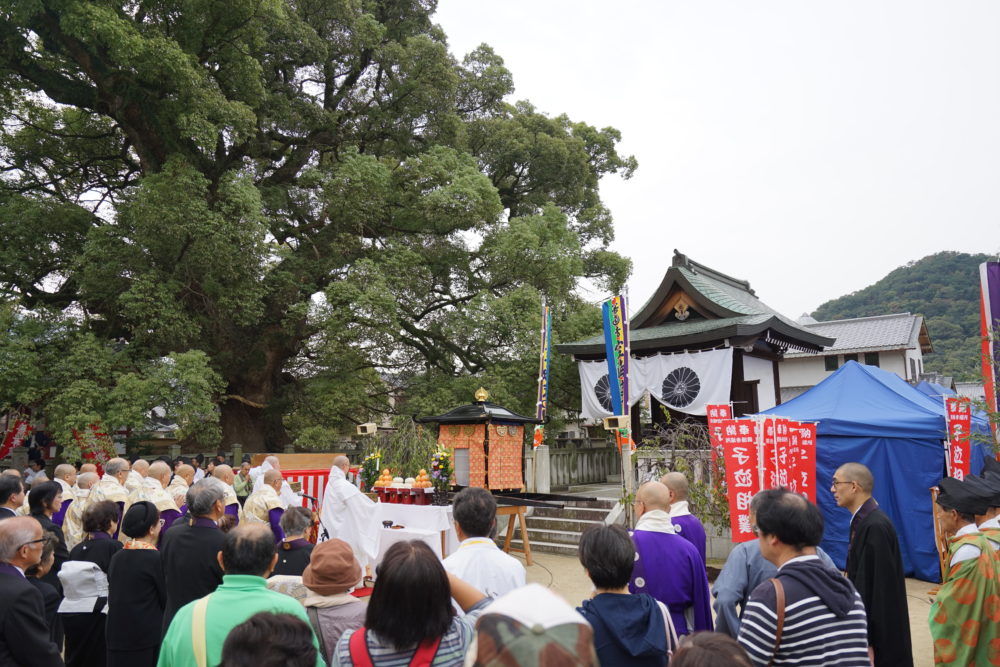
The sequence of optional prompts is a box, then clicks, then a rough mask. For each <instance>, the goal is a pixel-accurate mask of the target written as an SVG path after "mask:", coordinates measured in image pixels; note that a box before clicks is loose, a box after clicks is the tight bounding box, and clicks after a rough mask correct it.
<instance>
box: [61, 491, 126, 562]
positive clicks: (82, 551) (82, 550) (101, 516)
mask: <svg viewBox="0 0 1000 667" xmlns="http://www.w3.org/2000/svg"><path fill="white" fill-rule="evenodd" d="M117 528H118V504H117V503H114V502H112V501H110V500H102V501H100V502H97V503H94V504H93V505H91V506H90V507H88V508H87V509H85V510H84V511H83V530H84V532H85V533H87V539H85V540H84V541H83V542H80V543H79V544H78V545H76V546H75V547H73V550H72V551H70V552H69V559H70V560H85V561H88V562H90V563H95V564H96V565H97V566H98V567H99V568H101V570H102V571H103V572H104V574H107V573H108V570H109V569H110V568H111V557H112V556H114V555H115V554H116V553H118V552H119V551H121V549H122V543H121V542H119V541H118V540H116V539H114V538H113V537H111V536H112V535H114V534H115V529H117Z"/></svg>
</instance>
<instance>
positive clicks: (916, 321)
mask: <svg viewBox="0 0 1000 667" xmlns="http://www.w3.org/2000/svg"><path fill="white" fill-rule="evenodd" d="M804 326H805V327H806V328H807V329H809V330H810V331H814V332H816V333H818V334H820V335H823V336H826V337H828V338H835V339H836V342H835V343H834V344H833V345H832V346H831V347H828V348H827V349H825V350H823V351H821V352H799V351H797V350H789V351H788V353H787V354H786V355H785V356H786V357H788V358H795V357H812V356H827V355H831V354H844V353H852V352H880V351H886V350H904V349H916V348H918V347H919V348H920V349H921V350H923V351H924V352H931V351H932V348H931V343H930V338H929V337H928V335H927V328H926V326H925V325H924V318H923V317H921V316H920V315H911V314H910V313H897V314H894V315H878V316H875V317H856V318H853V319H849V320H833V321H830V322H815V323H806V324H804Z"/></svg>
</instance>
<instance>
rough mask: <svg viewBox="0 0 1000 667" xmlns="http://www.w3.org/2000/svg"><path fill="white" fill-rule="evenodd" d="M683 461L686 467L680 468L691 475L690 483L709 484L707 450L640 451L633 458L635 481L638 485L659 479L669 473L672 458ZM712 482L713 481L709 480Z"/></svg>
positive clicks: (709, 454)
mask: <svg viewBox="0 0 1000 667" xmlns="http://www.w3.org/2000/svg"><path fill="white" fill-rule="evenodd" d="M675 456H676V457H677V458H678V459H683V460H684V462H685V464H686V465H683V466H680V467H682V468H684V469H686V470H690V471H691V473H692V474H690V475H689V479H690V480H691V481H692V482H695V483H700V482H709V481H710V480H709V477H710V476H711V465H710V463H711V457H712V453H711V450H708V449H677V450H673V451H671V450H669V449H660V450H650V449H640V450H639V451H637V452H636V456H635V472H636V481H637V483H639V484H642V483H643V482H648V481H649V480H651V479H659V478H660V477H661V476H662V475H663V474H664V473H667V472H669V471H670V470H671V469H672V468H673V467H674V466H672V465H671V464H672V462H673V458H674V457H675ZM711 481H712V482H714V481H715V480H711Z"/></svg>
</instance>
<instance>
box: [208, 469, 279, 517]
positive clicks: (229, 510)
mask: <svg viewBox="0 0 1000 667" xmlns="http://www.w3.org/2000/svg"><path fill="white" fill-rule="evenodd" d="M212 477H214V478H215V479H217V480H219V481H220V482H222V483H223V484H225V485H226V489H225V491H226V497H225V498H223V499H222V502H224V503H225V504H226V514H228V515H229V516H231V517H233V521H234V522H235V523H234V524H233V525H238V524H239V522H240V499H239V498H237V497H236V489H234V488H233V482H234V481H235V480H236V474H235V473H233V469H232V468H231V467H229V466H228V465H226V464H225V463H220V464H219V465H217V466H215V469H214V470H212ZM282 481H284V480H282Z"/></svg>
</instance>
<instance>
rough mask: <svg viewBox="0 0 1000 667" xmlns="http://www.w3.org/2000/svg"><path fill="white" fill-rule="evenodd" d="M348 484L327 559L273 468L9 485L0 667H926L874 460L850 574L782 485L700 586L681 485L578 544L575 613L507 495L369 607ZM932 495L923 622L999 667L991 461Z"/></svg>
mask: <svg viewBox="0 0 1000 667" xmlns="http://www.w3.org/2000/svg"><path fill="white" fill-rule="evenodd" d="M347 466H348V463H347V460H346V458H343V457H339V458H338V459H337V460H336V461H334V471H339V472H340V473H341V474H340V475H337V474H331V482H330V485H329V486H328V488H327V498H326V499H325V501H324V505H325V506H326V510H327V511H328V512H329V511H332V510H330V507H336V508H338V509H337V511H338V512H339V515H338V517H337V518H338V519H339V521H331V522H329V525H324V533H325V534H324V535H323V538H326V539H321V541H319V543H318V544H314V543H313V542H311V541H309V540H308V539H306V534H307V532H308V530H309V528H310V527H311V526H312V525H313V521H314V517H313V514H312V512H311V511H309V510H307V509H305V508H303V507H301V506H300V502H294V503H290V502H288V500H287V494H286V491H287V492H288V493H291V489H290V488H288V489H286V488H285V487H286V486H287V482H286V481H285V480H284V479H283V476H282V473H281V468H280V463H279V462H278V460H277V459H276V458H274V457H269V458H268V460H266V461H265V462H264V463H263V464H262V465H261V466H259V467H257V468H252V467H251V466H250V465H249V462H242V464H241V465H240V466H239V468H236V469H234V467H232V466H230V465H229V464H228V463H227V462H226V461H225V459H224V457H222V456H220V457H217V458H214V459H209V460H208V461H205V460H204V459H203V458H195V459H188V460H185V459H181V460H177V461H164V460H157V461H153V462H147V461H144V460H141V459H137V460H133V461H131V462H129V461H127V460H125V459H120V458H117V459H111V460H109V461H107V462H105V464H104V466H103V470H102V471H101V474H100V475H98V471H97V470H96V468H95V467H94V466H93V464H85V465H83V466H81V467H80V469H77V468H76V467H74V466H72V465H69V464H60V465H58V466H56V467H55V469H54V470H53V474H52V477H51V478H49V477H47V476H46V475H45V473H44V471H43V470H42V469H39V470H32V471H30V472H32V473H33V475H31V479H32V484H31V485H30V490H29V489H28V488H27V484H26V479H27V478H28V476H27V475H25V476H24V477H22V474H21V473H20V472H18V471H11V470H8V471H5V472H4V473H3V474H2V475H0V519H2V520H0V590H2V591H3V595H0V628H2V632H0V665H7V664H10V665H40V666H48V665H63V664H66V665H71V666H77V665H79V666H91V665H94V666H97V665H100V666H103V665H112V666H117V665H135V666H141V665H160V666H162V667H170V666H174V665H178V666H179V665H197V666H199V667H200V666H215V665H225V666H227V667H236V666H239V667H242V666H246V665H254V666H264V667H267V666H271V665H275V666H277V665H282V666H284V665H288V666H292V667H294V666H297V665H310V666H312V665H331V666H332V665H379V666H384V667H402V666H404V665H435V666H444V665H462V664H477V665H480V664H481V665H598V664H601V665H637V666H643V665H650V666H653V665H657V666H660V665H666V664H668V663H669V664H671V665H675V667H676V666H679V667H684V666H685V665H688V666H690V665H704V666H706V667H713V666H715V665H740V666H745V667H751V666H753V667H765V666H769V665H847V666H851V665H858V666H861V665H875V666H876V667H890V666H900V667H911V666H912V664H913V658H912V649H911V641H910V635H909V617H908V613H907V600H906V589H905V582H904V568H903V560H902V556H901V552H900V548H899V543H898V539H897V537H896V532H895V529H894V527H893V525H892V522H891V521H890V520H889V518H888V517H887V516H886V514H885V513H884V512H883V511H882V510H881V509H879V507H878V503H877V502H876V501H875V499H874V497H873V495H872V494H873V489H874V486H875V480H874V479H873V477H872V475H871V472H870V471H869V470H868V469H867V468H866V467H865V466H863V465H861V464H858V463H848V464H845V465H843V466H841V468H840V469H838V470H837V472H836V474H835V475H834V478H833V479H832V480H831V486H830V492H831V493H832V494H833V497H834V498H835V499H836V501H837V503H838V504H839V505H840V506H842V507H844V508H846V509H847V510H849V511H850V512H851V515H852V516H851V523H850V544H849V549H848V555H847V563H846V572H840V571H838V570H837V569H836V568H835V567H834V565H833V563H832V562H831V561H830V559H829V557H828V556H827V555H826V554H824V553H823V552H822V550H821V549H819V546H818V545H819V543H820V541H821V539H822V537H823V530H824V525H823V517H822V515H821V513H820V512H819V510H818V508H817V507H816V506H815V505H814V504H812V503H810V502H809V501H808V500H807V499H806V498H804V497H803V496H801V495H798V494H795V493H793V492H791V491H788V490H786V489H782V488H779V489H770V490H767V491H763V492H761V493H758V494H757V495H756V496H754V498H753V500H752V503H751V506H750V515H751V522H752V524H753V531H754V534H755V535H756V536H757V539H756V540H753V541H750V542H745V543H743V544H740V545H738V546H737V547H736V548H735V549H734V551H733V553H732V555H731V556H730V557H729V559H728V560H727V561H726V564H725V566H724V567H723V569H722V571H721V573H720V574H719V576H718V577H717V579H716V581H715V584H714V586H713V587H712V588H711V589H710V588H709V581H708V576H707V569H706V560H705V554H706V534H705V530H704V527H703V526H702V525H701V522H700V521H699V520H698V519H697V518H696V517H695V516H694V515H693V514H692V512H691V507H690V505H689V503H688V497H687V494H688V482H687V479H686V478H685V477H684V476H683V475H681V474H679V473H669V474H667V475H665V476H664V477H663V478H661V479H660V480H658V481H649V482H646V483H645V484H643V485H641V486H640V488H639V489H638V491H637V493H636V496H635V503H634V508H633V509H634V515H635V517H636V524H635V528H634V530H632V531H626V530H625V529H624V528H621V527H619V526H615V525H597V526H594V527H592V528H591V529H589V530H587V531H586V532H585V533H584V534H583V536H582V538H581V540H580V545H579V561H580V565H581V566H582V568H583V571H584V572H585V574H586V576H587V577H588V578H589V580H590V581H591V582H592V584H593V594H592V595H591V596H590V597H589V598H588V599H586V600H583V601H582V603H581V605H580V606H579V607H577V608H575V609H574V608H573V607H572V606H570V605H569V604H568V603H567V602H566V601H565V600H563V599H562V598H561V597H559V596H558V595H556V594H555V593H553V592H552V591H551V590H549V589H547V588H545V587H542V586H540V585H538V584H528V583H527V578H526V571H525V568H524V566H523V565H522V563H521V561H520V560H518V559H516V558H514V557H512V556H510V555H509V554H506V553H504V552H503V551H502V550H501V549H499V547H498V546H497V544H496V541H495V538H496V534H497V525H496V521H497V520H496V515H497V505H496V499H495V497H494V496H493V495H492V494H491V493H489V492H488V491H486V490H484V489H479V488H468V489H464V490H462V491H461V492H459V493H458V494H456V496H455V497H454V499H453V506H452V514H453V518H454V521H455V530H456V533H457V535H458V538H459V546H458V548H457V549H456V550H455V551H454V552H453V553H451V554H450V555H448V556H447V557H446V558H444V559H443V560H442V559H440V558H439V557H438V555H436V554H435V552H434V551H433V550H432V549H431V548H430V547H428V545H427V544H426V543H424V542H423V541H419V540H414V541H401V542H397V543H395V544H393V545H392V546H391V547H390V548H388V549H387V550H386V551H385V552H384V553H383V554H381V557H380V559H379V562H378V563H377V566H376V568H375V571H374V574H375V577H374V581H375V583H374V586H373V588H372V589H370V591H368V592H370V597H367V598H366V597H364V595H363V594H355V593H356V592H357V591H358V590H367V589H364V583H365V582H364V575H365V571H366V567H367V566H368V565H369V564H370V562H371V555H370V553H369V549H368V548H367V547H366V546H365V545H364V538H365V535H364V533H365V531H366V530H367V528H364V529H363V530H358V531H355V530H351V528H352V527H356V526H357V525H358V524H359V523H360V522H362V521H363V520H364V518H365V513H366V512H367V511H368V506H367V505H366V504H365V503H363V502H361V501H358V500H357V497H356V495H355V493H354V491H356V487H353V485H351V484H350V482H348V481H347V480H346V468H347ZM36 467H37V466H36ZM343 485H346V486H343ZM347 487H351V489H348V488H347ZM939 488H940V493H939V495H938V497H937V504H938V520H939V522H940V524H941V526H942V528H943V529H944V530H945V531H946V532H947V533H949V534H950V535H951V537H950V543H949V554H948V572H947V575H946V577H945V581H944V582H943V584H942V586H941V588H940V590H939V591H938V593H937V595H936V597H935V600H934V603H933V607H932V612H931V619H930V623H931V633H932V635H933V637H934V639H935V642H934V651H935V662H936V663H941V664H962V665H966V664H994V663H993V662H990V661H991V660H993V659H994V658H995V657H996V655H997V650H998V644H1000V639H998V637H997V634H998V630H997V629H998V627H1000V559H998V548H1000V523H998V522H1000V465H998V464H996V462H995V461H991V462H989V463H988V467H987V470H986V471H984V473H983V475H982V476H978V477H976V476H972V477H968V478H967V479H966V480H964V481H958V480H955V479H951V478H946V479H943V480H941V482H940V484H939ZM338 489H340V491H339V492H338ZM292 495H293V496H294V494H292ZM297 498H298V497H297V496H296V499H297ZM364 500H365V501H367V500H368V499H367V498H365V499H364ZM713 606H714V611H715V613H714V616H713V613H712V608H713Z"/></svg>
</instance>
